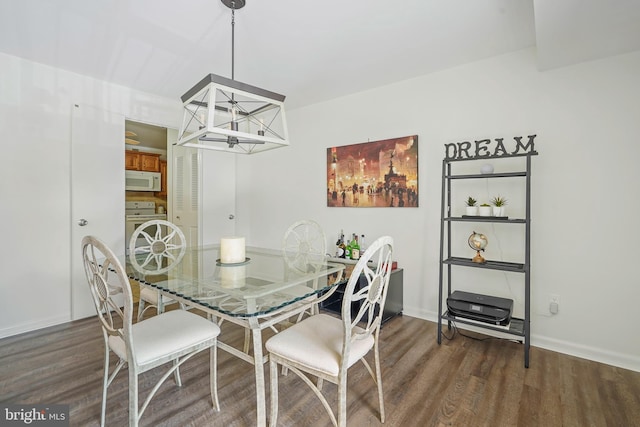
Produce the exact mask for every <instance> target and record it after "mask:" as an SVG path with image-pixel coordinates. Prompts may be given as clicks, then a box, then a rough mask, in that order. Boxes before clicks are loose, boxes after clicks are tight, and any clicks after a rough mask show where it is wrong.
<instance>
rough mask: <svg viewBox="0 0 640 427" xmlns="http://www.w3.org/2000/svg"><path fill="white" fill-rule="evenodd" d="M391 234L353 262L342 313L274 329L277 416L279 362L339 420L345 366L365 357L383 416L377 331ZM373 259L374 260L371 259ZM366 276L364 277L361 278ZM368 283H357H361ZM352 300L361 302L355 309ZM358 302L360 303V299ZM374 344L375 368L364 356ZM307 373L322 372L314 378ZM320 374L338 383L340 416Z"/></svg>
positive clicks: (270, 344)
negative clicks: (330, 400) (337, 316)
mask: <svg viewBox="0 0 640 427" xmlns="http://www.w3.org/2000/svg"><path fill="white" fill-rule="evenodd" d="M392 252H393V239H392V238H391V237H389V236H385V237H381V238H379V239H377V240H376V241H375V242H373V244H371V246H369V247H368V248H367V251H366V252H365V254H364V255H363V256H362V257H361V258H360V260H359V261H358V262H357V264H356V265H355V267H354V269H353V272H352V274H351V276H350V278H349V281H348V282H347V285H346V288H345V292H344V297H343V300H342V316H341V318H336V317H333V316H330V315H327V314H317V315H314V316H311V317H308V318H306V319H304V320H302V321H301V322H299V323H296V324H295V325H293V326H291V327H289V328H288V329H285V330H283V331H282V332H280V333H278V334H276V335H274V336H273V337H271V338H270V339H269V340H267V342H266V349H267V351H268V352H269V370H270V377H271V420H270V425H271V426H275V425H276V423H277V419H278V365H282V366H283V368H287V370H291V371H292V372H294V373H296V374H297V375H298V376H299V377H300V378H301V379H302V380H303V381H304V382H305V383H306V384H307V385H308V386H309V387H311V389H312V390H313V392H314V393H315V394H316V395H317V396H318V398H319V399H320V400H321V402H322V404H323V406H324V407H325V409H326V410H327V412H328V413H329V416H330V418H331V421H332V422H333V424H334V425H335V426H339V427H344V426H346V425H347V371H348V369H349V368H350V367H351V366H353V365H354V364H355V363H356V362H357V361H358V360H360V361H362V362H363V364H364V366H365V367H366V369H367V371H368V372H369V374H370V375H371V377H372V378H373V381H374V383H375V384H376V385H377V389H378V401H379V405H380V420H381V421H382V422H384V417H385V416H384V398H383V393H382V375H381V372H380V353H379V335H380V324H381V320H382V313H383V309H384V303H385V300H386V296H387V289H388V286H389V277H390V275H391V255H392ZM370 260H373V261H375V263H374V264H373V265H367V263H368V262H369V261H370ZM361 276H362V278H363V279H364V280H363V279H362V278H361ZM359 282H360V284H361V285H362V283H364V286H359V287H357V286H356V285H358V283H359ZM352 303H359V304H360V308H359V309H358V310H357V312H355V313H352V311H351V309H352ZM356 305H357V304H356ZM371 350H373V353H374V362H375V373H374V371H373V370H372V369H371V366H370V365H369V363H368V362H367V361H366V360H365V358H364V357H365V356H366V355H367V354H368V353H369V352H370V351H371ZM305 373H308V374H311V375H312V376H316V377H317V378H318V383H317V385H316V384H314V383H313V382H312V381H311V380H310V379H309V378H308V377H307V375H305ZM322 380H327V381H329V382H332V383H334V384H337V385H338V417H337V419H336V416H335V414H334V411H333V410H332V409H331V406H330V405H329V403H328V402H327V399H326V398H325V397H324V395H323V394H322V391H321V388H322Z"/></svg>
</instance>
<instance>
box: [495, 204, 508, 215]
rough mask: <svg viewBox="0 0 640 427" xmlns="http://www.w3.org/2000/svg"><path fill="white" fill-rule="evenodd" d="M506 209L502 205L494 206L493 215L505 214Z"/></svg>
mask: <svg viewBox="0 0 640 427" xmlns="http://www.w3.org/2000/svg"><path fill="white" fill-rule="evenodd" d="M506 212H507V210H506V209H505V207H504V206H494V207H493V216H507V213H506Z"/></svg>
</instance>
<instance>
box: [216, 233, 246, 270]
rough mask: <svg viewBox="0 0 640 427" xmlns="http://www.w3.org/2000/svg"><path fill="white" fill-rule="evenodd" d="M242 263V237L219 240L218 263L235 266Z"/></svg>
mask: <svg viewBox="0 0 640 427" xmlns="http://www.w3.org/2000/svg"><path fill="white" fill-rule="evenodd" d="M244 261H245V252H244V237H223V238H222V239H220V262H221V263H222V264H235V263H239V262H244Z"/></svg>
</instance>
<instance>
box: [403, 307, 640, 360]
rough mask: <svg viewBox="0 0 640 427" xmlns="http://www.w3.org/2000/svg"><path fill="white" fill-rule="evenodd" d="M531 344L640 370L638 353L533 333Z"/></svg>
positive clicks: (419, 313)
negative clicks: (632, 353)
mask: <svg viewBox="0 0 640 427" xmlns="http://www.w3.org/2000/svg"><path fill="white" fill-rule="evenodd" d="M402 313H403V315H405V316H410V317H416V318H418V319H423V320H428V321H430V322H434V323H437V322H438V314H437V312H434V311H424V310H419V309H412V308H410V307H405V308H404V309H403V310H402ZM466 328H467V325H465V329H466ZM468 329H471V330H474V331H484V332H485V333H486V332H487V330H486V329H485V330H481V329H476V328H473V326H469V328H468ZM497 335H500V337H507V335H506V334H501V333H499V332H497ZM511 337H513V336H511ZM531 346H533V347H539V348H544V349H545V350H551V351H555V352H558V353H562V354H567V355H569V356H575V357H580V358H583V359H587V360H592V361H594V362H599V363H604V364H607V365H611V366H617V367H619V368H623V369H629V370H632V371H636V372H640V357H639V356H637V355H628V354H622V353H616V352H613V351H609V350H603V349H600V348H595V347H589V346H586V345H583V344H577V343H572V342H567V341H561V340H558V339H555V338H549V337H545V336H541V335H536V334H533V333H532V334H531ZM531 363H535V361H533V360H532V361H531Z"/></svg>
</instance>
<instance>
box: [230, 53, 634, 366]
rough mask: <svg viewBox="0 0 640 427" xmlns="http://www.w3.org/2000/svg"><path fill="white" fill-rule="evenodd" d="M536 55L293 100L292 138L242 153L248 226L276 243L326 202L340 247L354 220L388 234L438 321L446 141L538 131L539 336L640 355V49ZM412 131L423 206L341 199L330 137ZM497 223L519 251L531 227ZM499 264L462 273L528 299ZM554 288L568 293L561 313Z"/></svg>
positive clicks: (243, 211)
mask: <svg viewBox="0 0 640 427" xmlns="http://www.w3.org/2000/svg"><path fill="white" fill-rule="evenodd" d="M535 63H536V61H535V50H533V49H531V50H524V51H519V52H516V53H512V54H508V55H504V56H500V57H496V58H491V59H487V60H484V61H481V62H477V63H473V64H469V65H465V66H461V67H457V68H455V69H451V70H447V71H444V72H440V73H435V74H431V75H427V76H423V77H421V78H417V79H412V80H408V81H403V82H399V83H396V84H393V85H390V86H386V87H380V88H377V89H375V90H371V91H367V92H362V93H359V94H356V95H353V96H349V97H344V98H340V99H336V100H333V101H330V102H326V103H322V104H317V105H313V106H309V107H306V108H301V109H297V110H294V111H289V112H288V121H289V126H290V129H289V130H290V136H291V141H292V144H291V146H290V147H289V148H286V149H279V150H274V151H270V152H266V153H262V154H260V155H258V156H250V157H242V158H241V159H240V160H239V162H238V193H237V196H238V220H239V222H238V232H239V233H241V234H244V235H247V236H248V240H249V243H250V244H255V245H266V246H271V247H277V246H278V243H277V242H279V241H280V239H281V236H282V233H283V232H284V230H286V228H287V226H288V225H289V224H290V223H291V222H293V221H294V220H297V219H301V218H312V219H315V220H317V221H318V222H320V224H322V226H323V227H324V228H325V230H326V232H327V234H328V244H329V245H330V247H331V245H332V244H333V243H334V241H335V240H336V238H337V234H338V232H339V231H340V229H341V228H342V229H344V231H345V232H346V233H352V232H358V233H360V234H363V233H364V234H366V235H367V236H368V240H369V241H372V239H373V238H375V237H378V236H380V235H383V234H389V235H391V236H393V237H394V239H395V243H396V251H395V258H396V259H397V260H398V262H399V264H400V266H401V267H403V268H404V269H405V272H404V285H405V288H404V307H405V314H407V315H412V316H417V317H422V318H426V319H430V320H434V321H435V320H436V318H437V295H438V258H439V239H440V235H439V234H440V230H439V222H440V194H441V191H440V188H441V187H440V186H441V161H442V158H443V156H444V144H446V143H451V142H459V141H463V140H472V141H473V140H475V139H485V138H505V140H507V139H511V138H512V137H513V136H526V135H531V134H537V135H538V136H537V139H536V149H537V150H538V151H539V153H540V155H539V156H537V157H534V158H533V182H532V275H531V277H532V282H531V285H532V312H533V316H532V323H531V328H532V344H533V345H534V346H540V347H545V348H550V349H553V350H557V351H561V352H564V353H568V354H573V355H577V356H581V357H586V358H590V359H593V360H598V361H602V362H605V363H609V364H613V365H617V366H622V367H627V368H630V369H634V370H637V371H640V357H639V355H640V340H638V339H637V333H636V328H637V325H638V313H639V312H640V311H638V310H637V304H638V303H639V301H640V280H639V279H638V275H637V273H636V271H635V268H634V267H635V263H636V262H637V261H636V259H637V257H638V253H639V252H638V245H637V244H636V243H635V242H634V241H633V240H632V239H633V238H635V234H636V231H637V230H636V227H635V223H636V221H635V220H636V218H637V212H638V211H639V209H640V199H639V198H638V197H636V193H637V189H636V188H635V187H636V186H637V185H638V183H639V181H640V180H639V178H638V175H637V173H638V172H637V171H638V167H637V164H636V163H637V161H638V159H640V144H638V143H637V139H638V135H639V134H640V120H638V117H640V103H639V102H638V99H640V52H636V53H632V54H628V55H622V56H617V57H613V58H609V59H605V60H599V61H594V62H588V63H583V64H578V65H575V66H571V67H566V68H562V69H558V70H554V71H546V72H539V71H537V69H536V65H535ZM398 66H402V64H399V65H398ZM413 134H417V135H418V136H419V176H420V207H419V208H405V209H389V208H369V209H355V208H327V207H326V201H325V193H326V187H325V185H326V184H325V168H326V164H325V161H326V160H325V159H326V157H325V155H326V149H327V148H328V147H331V146H339V145H347V144H353V143H360V142H366V141H368V140H371V141H375V140H380V139H386V138H393V137H399V136H406V135H413ZM495 166H496V167H498V165H497V164H496V165H495ZM493 181H496V180H493ZM493 181H492V183H490V184H486V183H483V184H481V186H480V189H479V190H478V193H477V195H478V196H479V198H481V199H487V198H489V197H491V196H493V195H495V194H496V193H497V192H498V191H503V189H502V188H498V187H494V185H495V184H494V183H493ZM469 191H471V190H469ZM507 191H509V192H510V193H505V194H503V195H504V196H506V197H507V198H512V200H513V204H512V205H511V206H510V207H509V209H512V211H516V212H517V211H518V209H523V208H522V206H518V197H519V196H518V195H517V194H515V190H514V189H509V188H507ZM466 196H467V194H461V200H460V209H462V203H463V200H464V199H466ZM488 232H489V233H491V234H490V235H489V239H490V241H489V247H488V248H487V251H488V252H487V255H486V256H487V257H488V258H493V259H496V258H500V256H504V257H505V258H507V257H509V256H512V255H513V253H512V252H513V251H514V250H515V251H517V250H516V249H513V245H512V244H511V242H512V240H513V239H515V238H517V236H518V235H519V234H518V233H515V232H513V231H504V230H496V231H495V232H494V230H492V229H489V230H488ZM520 234H522V233H520ZM469 256H472V254H469ZM488 278H489V279H488V280H487V277H483V278H480V276H479V275H477V274H476V275H470V274H467V276H465V277H464V279H465V280H462V281H461V282H462V284H461V286H462V287H464V288H466V290H470V291H477V292H479V293H483V292H485V293H486V292H492V293H496V294H500V295H503V296H507V297H512V298H513V299H515V300H516V303H517V304H516V311H518V310H520V311H521V310H522V305H521V303H522V297H521V292H520V290H521V289H522V278H521V276H517V275H516V276H507V275H506V274H502V273H499V274H498V273H496V274H489V275H488ZM550 294H557V295H559V296H560V301H561V303H560V312H559V314H557V315H555V316H551V315H550V314H549V312H548V298H549V295H550ZM422 338H423V339H433V340H435V339H436V337H435V336H428V337H422ZM531 363H532V364H533V365H535V363H536V361H535V359H532V361H531Z"/></svg>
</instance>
